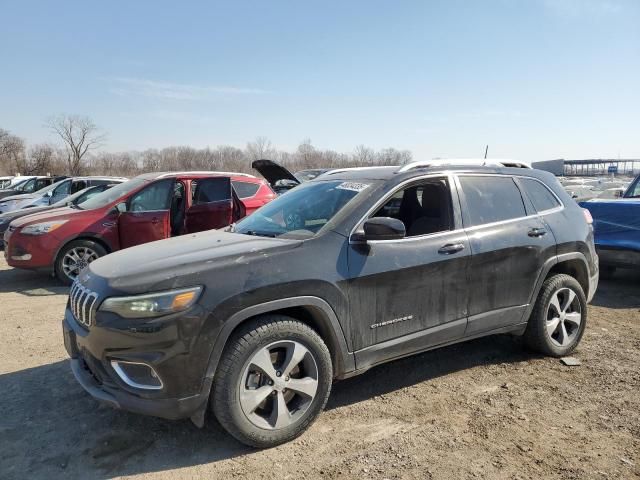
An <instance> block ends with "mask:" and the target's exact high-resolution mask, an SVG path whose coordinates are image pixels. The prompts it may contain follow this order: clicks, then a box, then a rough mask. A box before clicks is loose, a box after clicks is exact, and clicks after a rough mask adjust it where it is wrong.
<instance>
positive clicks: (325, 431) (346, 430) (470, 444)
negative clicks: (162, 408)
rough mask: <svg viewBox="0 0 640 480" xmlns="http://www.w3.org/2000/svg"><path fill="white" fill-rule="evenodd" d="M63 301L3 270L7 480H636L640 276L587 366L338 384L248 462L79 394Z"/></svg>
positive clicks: (582, 352)
mask: <svg viewBox="0 0 640 480" xmlns="http://www.w3.org/2000/svg"><path fill="white" fill-rule="evenodd" d="M65 300H66V289H65V288H63V287H60V286H59V285H58V284H56V282H55V281H54V280H52V279H51V278H48V277H46V276H43V275H39V274H35V273H30V272H22V271H16V270H11V269H9V268H8V267H7V266H6V264H5V263H4V261H3V260H0V341H1V342H2V344H1V346H0V478H2V479H10V478H30V479H34V478H82V479H89V478H112V477H128V476H136V477H142V478H152V477H153V478H176V479H178V478H218V479H219V478H234V477H238V478H249V479H254V478H268V479H271V478H282V479H287V478H363V479H366V478H376V479H382V478H389V479H393V478H419V479H425V478H455V479H467V478H468V479H474V478H492V479H493V478H509V479H511V478H514V479H538V478H558V479H560V478H562V479H583V478H584V479H593V478H625V479H626V478H640V272H639V273H632V272H629V273H627V274H625V275H620V276H618V278H616V279H614V280H612V281H608V282H603V283H602V284H601V288H600V290H599V291H598V294H597V296H596V298H595V300H594V302H593V306H592V307H591V309H590V311H589V326H588V329H587V332H586V334H585V337H584V340H583V342H582V345H581V347H580V349H579V350H578V351H577V352H576V355H575V356H576V357H577V358H579V359H580V360H581V361H582V365H581V366H578V367H566V366H564V365H562V364H561V363H560V361H559V360H556V359H549V358H540V357H537V356H535V355H531V354H529V353H526V352H524V351H523V350H522V348H521V345H520V342H519V340H518V339H516V338H512V337H507V336H501V337H493V338H486V339H481V340H476V341H472V342H469V343H466V344H462V345H458V346H454V347H448V348H445V349H442V350H438V351H433V352H430V353H427V354H424V355H420V356H415V357H412V358H408V359H404V360H400V361H397V362H394V363H391V364H388V365H385V366H382V367H379V368H376V369H373V370H371V371H369V372H367V373H366V374H364V375H362V376H360V377H357V378H354V379H351V380H346V381H343V382H339V383H336V384H335V385H334V389H333V392H332V395H331V399H330V401H329V405H328V408H327V410H326V412H324V413H323V414H322V416H321V417H320V419H319V420H318V421H317V422H316V423H315V424H314V426H313V427H312V428H311V430H310V431H309V432H307V433H306V434H305V435H303V436H302V437H301V438H299V439H298V440H296V441H294V442H292V443H289V444H287V445H283V446H281V447H278V448H275V449H272V450H268V451H255V450H251V449H248V448H246V447H244V446H242V445H241V444H239V443H238V442H236V441H235V440H234V439H233V438H231V437H230V436H228V435H227V434H225V433H224V432H223V431H221V429H220V428H219V427H218V426H217V425H216V424H215V422H214V421H213V420H210V421H209V422H208V424H207V426H206V428H204V429H202V430H199V429H197V428H196V427H194V426H193V425H192V424H191V423H190V422H189V421H183V422H170V421H164V420H160V419H154V418H147V417H141V416H136V415H131V414H128V413H124V412H118V411H115V410H112V409H110V408H108V407H104V406H100V405H99V404H97V403H96V402H95V401H94V400H92V399H91V398H90V397H89V396H88V395H87V394H85V393H84V392H83V391H82V389H81V388H80V386H79V385H77V384H76V382H75V381H74V379H73V377H72V374H71V372H70V371H69V366H68V364H67V361H66V354H65V351H64V348H63V345H62V338H61V334H60V319H61V316H62V311H63V308H64V304H65Z"/></svg>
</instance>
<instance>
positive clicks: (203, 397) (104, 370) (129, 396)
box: [62, 309, 211, 423]
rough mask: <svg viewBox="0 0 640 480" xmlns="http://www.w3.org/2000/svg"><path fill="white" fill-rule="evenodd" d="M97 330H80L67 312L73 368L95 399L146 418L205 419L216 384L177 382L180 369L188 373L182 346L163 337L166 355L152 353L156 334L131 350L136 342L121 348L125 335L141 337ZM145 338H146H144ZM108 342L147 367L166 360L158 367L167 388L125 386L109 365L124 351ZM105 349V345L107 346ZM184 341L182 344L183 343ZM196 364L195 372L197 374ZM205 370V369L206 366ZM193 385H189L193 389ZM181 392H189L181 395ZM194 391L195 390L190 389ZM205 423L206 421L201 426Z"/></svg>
mask: <svg viewBox="0 0 640 480" xmlns="http://www.w3.org/2000/svg"><path fill="white" fill-rule="evenodd" d="M94 328H95V330H97V331H87V330H85V329H84V328H83V327H81V326H80V325H79V324H78V323H77V322H76V320H75V319H74V318H73V314H72V313H71V311H70V310H69V309H67V310H66V313H65V319H64V320H63V321H62V329H63V336H64V344H65V348H66V350H67V353H68V354H69V356H70V357H71V370H72V372H73V374H74V376H75V377H76V380H77V381H78V383H79V384H80V385H81V386H82V388H84V389H85V390H86V391H87V393H89V394H90V395H91V396H92V397H93V398H95V399H96V400H98V401H100V402H102V403H104V404H107V405H110V406H111V407H114V408H117V409H122V410H127V411H130V412H134V413H139V414H143V415H151V416H155V417H161V418H166V419H170V420H177V419H183V418H189V417H191V418H192V419H194V421H196V420H195V418H202V414H203V413H204V411H205V409H206V406H207V403H208V399H209V391H210V387H211V382H210V381H209V382H208V381H206V380H205V379H204V378H203V376H201V377H200V381H199V386H198V388H189V387H188V386H187V387H185V382H184V381H183V380H184V378H182V377H180V378H177V377H176V374H175V371H176V370H180V369H182V370H183V371H184V363H183V362H184V360H185V359H184V357H185V355H181V354H177V355H175V356H174V355H172V353H173V352H174V351H176V349H177V347H178V345H176V344H173V345H171V344H170V342H169V341H168V339H167V336H166V335H163V336H162V337H163V341H162V342H161V343H162V348H163V349H165V351H164V352H162V353H163V355H156V354H155V352H151V351H150V348H151V349H154V350H157V349H158V348H160V345H159V344H157V343H154V341H158V338H154V335H153V334H150V335H149V338H148V339H147V341H144V338H143V340H142V341H138V342H133V344H137V350H136V348H132V347H131V345H132V344H131V343H130V344H129V345H128V346H126V347H125V345H123V344H122V342H121V338H119V336H120V335H122V334H123V335H125V336H127V335H128V336H129V337H137V338H138V340H140V338H142V337H140V335H131V333H130V332H127V331H125V332H123V333H122V334H121V333H119V332H118V330H117V329H107V328H100V327H92V330H93V329H94ZM109 332H113V335H109ZM143 337H144V335H143ZM109 338H110V339H111V341H113V345H112V347H113V346H115V345H117V346H118V347H121V348H123V349H125V350H126V355H127V360H132V359H136V358H137V359H138V360H140V361H142V360H143V359H144V361H145V362H147V363H148V364H150V365H151V364H152V361H151V360H149V359H150V358H155V359H158V358H159V357H163V358H162V359H161V360H160V361H161V363H160V364H159V365H157V364H153V368H155V369H156V370H158V372H160V375H161V377H162V378H163V380H164V383H165V385H164V387H163V389H162V390H158V391H148V390H140V389H136V388H133V387H131V386H128V385H126V384H125V383H124V382H123V381H122V379H121V378H120V377H119V376H118V375H117V374H116V373H115V371H114V370H113V369H112V368H111V367H110V365H109V358H112V357H111V356H112V355H113V356H115V357H116V358H121V357H122V356H123V355H121V354H120V353H118V352H119V350H120V348H115V349H114V348H108V347H107V346H106V345H109V343H108V341H109ZM105 342H106V345H103V344H105ZM178 342H179V340H178ZM197 363H198V362H196V361H195V359H194V361H193V365H192V367H193V368H192V370H193V371H195V370H198V369H197V367H196V364H197ZM202 370H203V371H204V370H205V368H204V366H203V368H202ZM189 373H192V372H187V371H184V377H189ZM192 384H193V382H189V383H187V385H192ZM180 390H185V391H184V393H182V394H180V393H179V392H180ZM189 390H192V391H189ZM196 423H201V422H196Z"/></svg>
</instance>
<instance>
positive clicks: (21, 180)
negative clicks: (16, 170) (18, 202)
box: [0, 175, 67, 199]
mask: <svg viewBox="0 0 640 480" xmlns="http://www.w3.org/2000/svg"><path fill="white" fill-rule="evenodd" d="M65 178H67V177H64V176H57V177H47V176H42V175H39V176H24V177H15V178H14V179H12V180H11V183H10V184H9V185H8V186H7V187H5V188H4V189H2V190H0V199H2V198H5V197H9V196H11V195H21V194H27V193H34V192H37V191H38V190H41V189H43V188H44V187H48V186H49V185H51V184H52V183H55V182H57V181H59V180H63V179H65Z"/></svg>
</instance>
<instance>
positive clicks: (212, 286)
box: [5, 162, 598, 447]
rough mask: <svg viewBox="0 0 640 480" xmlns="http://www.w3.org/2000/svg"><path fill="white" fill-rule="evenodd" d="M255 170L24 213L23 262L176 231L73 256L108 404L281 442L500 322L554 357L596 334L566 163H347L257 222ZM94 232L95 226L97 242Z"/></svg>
mask: <svg viewBox="0 0 640 480" xmlns="http://www.w3.org/2000/svg"><path fill="white" fill-rule="evenodd" d="M487 163H488V162H487ZM250 178H251V177H240V176H230V175H226V176H225V175H218V176H214V175H211V174H205V173H202V174H194V173H179V174H176V173H174V174H162V175H158V174H154V175H143V176H141V177H137V178H135V179H133V180H131V181H130V182H127V183H124V184H121V185H119V186H116V187H113V188H111V189H110V190H107V191H106V192H104V193H102V194H99V195H97V196H95V197H93V198H92V199H90V200H88V201H87V202H85V203H84V204H82V205H80V206H81V207H83V206H84V209H83V210H78V212H79V213H70V212H69V211H68V209H63V210H57V213H55V214H53V212H49V213H48V214H47V216H44V217H41V218H37V217H36V218H31V217H23V218H22V219H19V220H18V221H17V222H16V225H15V226H13V223H12V227H13V230H12V231H10V232H8V233H7V234H6V236H5V239H7V240H8V244H9V248H8V250H9V254H8V255H9V258H10V259H12V260H11V262H12V263H13V264H18V263H19V262H20V261H23V260H15V257H16V256H18V257H19V256H21V255H27V254H31V253H32V252H34V251H35V250H34V248H33V247H34V245H35V244H34V243H32V239H33V238H36V237H37V235H40V236H39V237H37V238H41V239H43V240H42V241H40V240H39V241H38V245H39V247H38V248H40V247H41V246H42V245H44V244H47V245H49V244H51V246H49V247H47V249H48V250H49V251H51V252H55V251H56V249H61V250H59V251H62V252H65V251H67V250H65V247H64V245H67V247H73V248H77V247H81V248H85V249H87V248H89V249H93V250H92V251H93V252H94V253H95V252H96V246H102V245H106V243H104V244H102V243H100V242H101V241H105V239H108V241H109V242H111V243H110V245H111V247H110V248H113V249H119V248H123V247H125V246H130V245H132V244H134V243H141V242H142V241H148V240H153V239H157V238H166V237H173V238H168V239H166V240H162V241H157V242H153V243H146V244H144V245H137V246H133V247H131V248H126V249H123V250H121V251H118V252H115V253H113V254H110V255H108V256H106V257H104V258H99V259H97V260H95V261H93V262H92V263H90V264H89V265H88V266H87V267H86V268H82V265H78V261H79V260H78V259H80V260H82V259H86V258H87V257H86V256H85V254H86V250H84V251H82V250H76V251H75V254H74V255H70V257H69V261H68V262H67V257H66V256H65V255H66V254H65V255H63V256H62V257H57V258H62V262H63V263H62V265H61V266H60V267H61V269H62V270H61V271H66V270H64V269H65V268H69V269H72V275H70V276H69V277H68V278H72V277H75V280H74V283H73V285H72V287H71V290H70V297H69V302H68V304H67V308H66V311H65V316H64V320H63V334H64V344H65V347H66V349H67V352H68V354H69V356H70V357H71V368H72V371H73V373H74V375H75V377H76V379H77V380H78V382H79V383H80V385H81V386H82V387H83V388H84V389H85V390H86V391H87V392H88V393H89V394H91V395H92V396H93V397H95V398H96V399H97V400H99V401H101V402H103V403H106V404H108V405H111V406H113V407H116V408H121V409H125V410H130V411H133V412H137V413H143V414H149V415H156V416H160V417H165V418H170V419H178V418H191V419H192V420H193V422H194V423H195V424H196V425H198V426H202V425H203V424H204V421H205V414H206V412H207V411H212V412H213V414H214V415H215V416H216V418H217V419H218V421H219V422H220V424H221V425H222V426H223V427H224V428H225V429H226V430H227V431H228V432H230V433H231V434H232V435H233V436H234V437H236V438H237V439H239V440H240V441H242V442H244V443H246V444H248V445H252V446H257V447H272V446H274V445H277V444H280V443H283V442H286V441H288V440H291V439H293V438H295V437H297V436H298V435H300V434H301V433H302V432H304V431H305V430H306V429H307V428H308V427H309V426H310V424H311V423H312V422H313V421H314V419H315V418H316V417H317V416H318V414H319V413H320V411H321V410H322V409H323V407H324V405H325V403H326V401H327V398H328V396H329V393H330V390H331V385H332V381H333V379H335V378H346V377H350V376H353V375H357V374H360V373H362V372H365V371H366V370H367V369H369V368H371V367H373V366H375V365H378V364H381V363H383V362H387V361H390V360H393V359H396V358H399V357H403V356H408V355H411V354H414V353H417V352H422V351H425V350H428V349H433V348H437V347H440V346H443V345H449V344H452V343H457V342H461V341H465V340H468V339H471V338H477V337H480V336H485V335H491V334H495V333H511V334H515V335H523V336H524V339H525V343H526V345H528V346H529V347H530V348H533V349H535V350H537V351H539V352H542V353H544V354H547V355H551V356H563V355H567V354H569V353H570V352H571V351H573V349H575V348H576V346H577V345H578V343H579V342H580V339H581V337H582V335H583V333H584V331H585V327H586V321H587V303H588V302H589V301H590V300H591V298H592V297H593V295H594V293H595V290H596V288H597V284H598V257H597V255H596V253H595V247H594V241H593V228H592V225H591V224H590V221H589V216H588V214H587V212H585V211H584V210H583V209H582V208H580V207H579V206H578V204H577V203H576V202H575V201H573V200H572V199H571V197H570V196H569V195H568V194H567V193H566V192H565V191H564V189H563V188H562V187H561V185H560V184H559V183H558V181H557V180H556V179H555V178H554V177H553V176H552V175H551V174H549V173H546V172H541V171H537V170H531V169H526V168H513V167H511V168H505V167H504V166H503V165H500V164H495V163H491V164H486V165H483V166H478V165H476V166H473V165H470V164H465V165H463V166H456V165H455V164H452V163H447V164H438V163H437V162H415V163H412V164H409V165H405V166H402V167H380V168H364V169H360V168H356V169H340V170H332V171H328V172H324V173H323V174H321V175H319V176H317V177H316V178H314V179H312V180H310V181H307V182H304V183H302V184H301V185H298V186H295V187H294V188H291V189H289V191H288V192H287V193H285V194H283V195H280V196H278V197H277V198H274V197H275V194H273V192H272V193H271V194H270V195H269V197H268V198H265V200H269V201H268V203H267V201H265V202H264V203H266V204H265V205H264V206H263V207H262V208H260V209H259V211H257V212H256V213H254V214H253V215H249V216H246V217H244V213H246V211H247V208H246V205H244V204H243V202H242V201H240V199H239V198H238V195H237V193H236V192H237V189H234V188H233V182H234V181H242V182H248V183H251V180H249V179H250ZM271 180H274V179H271ZM255 182H256V184H257V183H259V182H260V180H258V179H255ZM89 207H91V209H89ZM241 217H244V218H241ZM58 222H61V223H58ZM224 224H230V225H229V227H228V228H227V229H225V230H224V231H222V230H208V231H204V232H202V231H200V230H206V229H210V228H215V226H217V225H224ZM70 227H72V228H70ZM25 230H28V231H29V232H28V233H25ZM80 231H82V232H84V233H83V234H82V235H85V234H86V232H96V234H95V236H94V237H92V239H91V240H87V241H88V242H91V243H85V244H82V245H81V244H79V243H77V242H78V241H79V240H78V238H79V237H78V232H80ZM134 231H135V232H136V235H135V237H134V235H133V232H134ZM36 232H42V233H38V234H36ZM192 232H198V233H194V234H191V233H192ZM184 233H189V235H183V236H180V234H184ZM27 237H28V238H27ZM45 239H47V240H46V241H45ZM69 239H71V240H70V243H65V242H68V241H69ZM101 248H103V249H104V250H105V251H106V248H105V247H101ZM418 252H419V254H418ZM54 258H56V256H55V254H48V256H47V258H42V259H40V260H38V261H39V262H41V265H44V266H45V268H52V267H51V263H52V262H53V261H54V260H53V259H54ZM34 266H35V265H34ZM56 268H57V267H56ZM78 271H79V272H80V273H79V274H78V273H77V272H78Z"/></svg>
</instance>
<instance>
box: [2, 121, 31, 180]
mask: <svg viewBox="0 0 640 480" xmlns="http://www.w3.org/2000/svg"><path fill="white" fill-rule="evenodd" d="M25 162H26V155H25V147H24V140H22V139H21V138H20V137H17V136H15V135H11V134H10V133H9V132H7V131H6V130H2V129H0V170H3V171H4V172H5V173H24V170H25V166H26V165H25Z"/></svg>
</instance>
